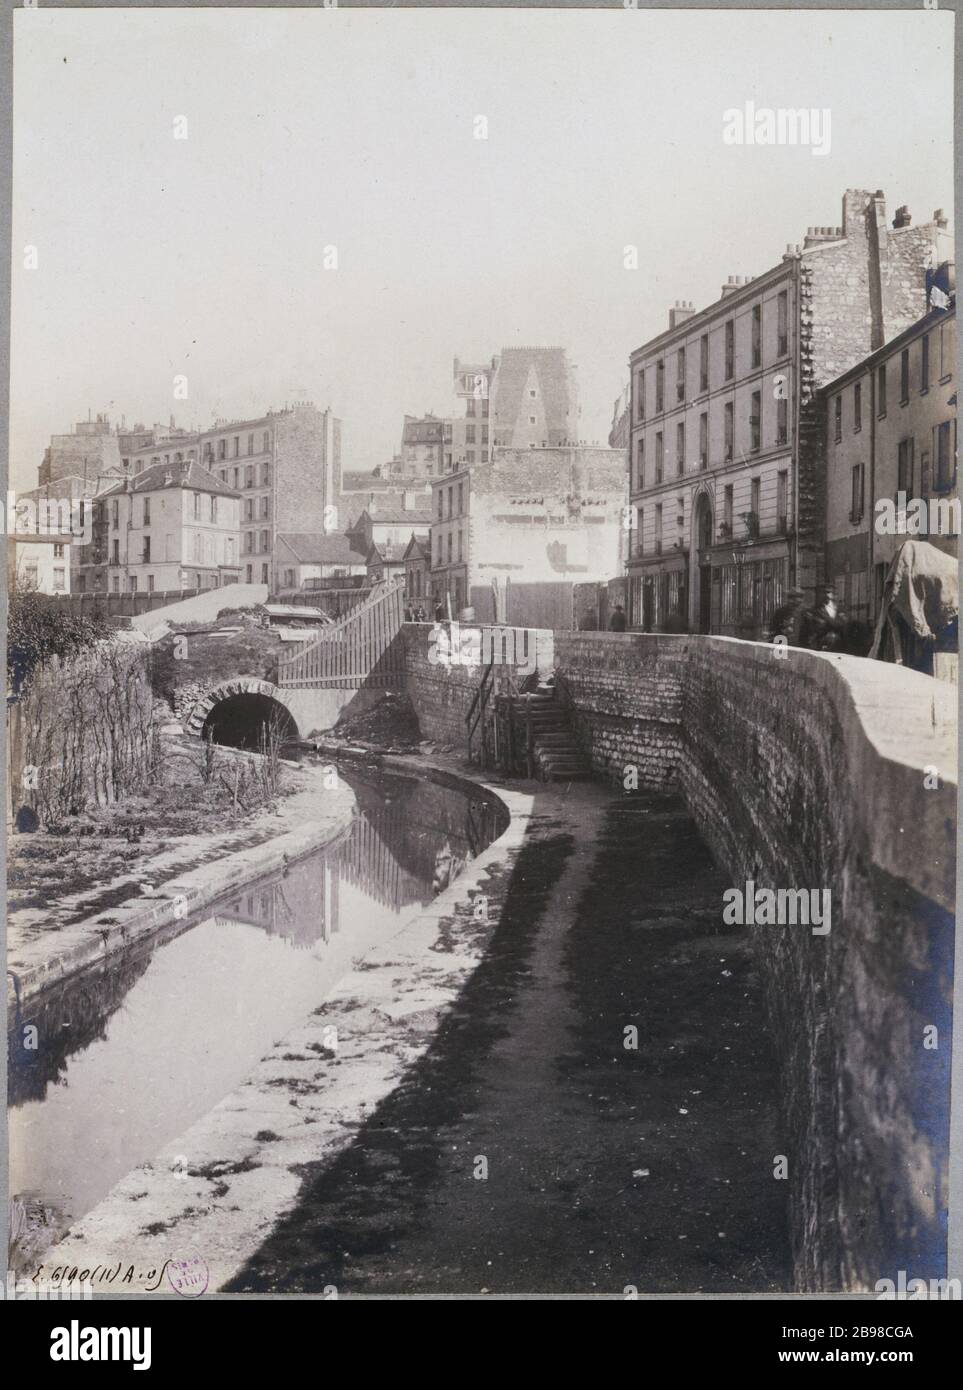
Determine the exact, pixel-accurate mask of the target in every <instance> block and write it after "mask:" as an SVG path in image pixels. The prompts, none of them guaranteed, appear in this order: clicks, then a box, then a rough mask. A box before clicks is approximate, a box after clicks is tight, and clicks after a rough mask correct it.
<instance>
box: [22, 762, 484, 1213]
mask: <svg viewBox="0 0 963 1390" xmlns="http://www.w3.org/2000/svg"><path fill="white" fill-rule="evenodd" d="M344 775H345V776H346V777H347V780H349V781H350V783H351V785H352V788H353V789H354V791H355V794H356V797H357V801H358V812H357V814H356V816H355V819H354V821H353V823H352V826H351V828H350V831H349V832H348V833H347V834H346V835H345V836H344V837H343V838H342V839H340V840H339V841H338V842H337V843H335V844H333V845H331V846H330V847H328V848H327V849H326V850H323V851H319V852H318V853H316V854H313V855H310V856H309V857H307V858H306V859H303V860H300V861H298V862H297V863H295V864H292V865H290V866H288V867H287V868H286V869H283V870H279V871H278V872H276V873H274V874H271V875H267V876H265V877H264V878H262V879H259V880H258V881H257V882H256V883H255V884H252V885H251V886H250V887H249V888H246V889H244V890H243V891H242V892H240V893H238V894H236V895H234V896H232V897H230V898H227V899H222V900H221V901H220V902H219V903H218V904H216V905H215V907H214V908H213V910H212V909H208V910H207V911H206V913H205V914H204V915H203V916H201V917H198V918H194V919H188V920H187V921H186V922H183V923H175V924H172V926H171V927H169V928H167V929H166V930H165V932H163V933H162V934H161V935H160V936H158V937H154V938H153V939H152V940H151V942H150V943H148V944H145V945H143V946H142V947H140V948H136V947H135V948H131V949H130V950H129V951H127V952H125V953H124V954H123V955H122V956H119V957H115V958H112V960H111V961H110V962H107V963H104V964H103V965H102V966H99V967H98V968H97V969H94V970H88V971H85V972H83V974H82V975H78V976H76V977H75V978H74V979H72V980H70V981H67V982H66V983H65V984H63V985H60V986H58V987H55V988H53V989H50V990H47V991H45V992H44V994H43V995H42V996H40V998H38V999H32V1000H30V1001H29V1002H28V1003H27V1005H26V1006H24V1007H23V1008H21V1007H19V1005H18V1006H17V1007H15V1008H14V1009H13V1010H11V1019H10V1025H9V1028H8V1056H9V1069H8V1095H9V1101H10V1105H11V1108H12V1109H13V1110H14V1111H16V1112H17V1113H16V1114H15V1115H11V1123H10V1142H11V1172H10V1179H11V1181H10V1188H11V1191H12V1192H17V1191H21V1192H23V1191H28V1190H38V1191H42V1192H44V1193H45V1194H47V1193H53V1194H56V1199H55V1200H56V1201H57V1202H58V1203H60V1204H62V1206H63V1209H64V1210H65V1212H66V1213H67V1215H68V1216H69V1218H70V1219H76V1218H77V1217H79V1216H80V1215H82V1214H83V1213H84V1212H85V1211H86V1210H89V1208H90V1207H91V1206H92V1205H94V1203H95V1202H97V1201H99V1200H100V1198H101V1197H102V1196H104V1195H105V1194H106V1192H107V1191H109V1189H110V1187H111V1186H113V1184H114V1183H115V1182H116V1181H118V1180H119V1179H120V1178H121V1177H123V1176H124V1174H125V1173H127V1172H128V1171H130V1169H131V1168H133V1167H135V1166H136V1165H137V1164H139V1163H143V1162H146V1161H147V1160H149V1159H150V1158H152V1157H153V1155H154V1154H155V1153H157V1151H158V1150H159V1149H160V1148H162V1147H163V1145H164V1144H165V1143H167V1142H169V1141H170V1140H171V1139H173V1138H174V1137H175V1136H176V1135H177V1134H179V1133H181V1132H182V1130H184V1129H186V1128H187V1127H188V1126H189V1125H190V1124H191V1123H193V1122H194V1120H196V1119H198V1118H200V1116H201V1115H203V1114H205V1113H206V1112H207V1110H209V1109H210V1108H211V1107H212V1106H213V1105H215V1104H216V1103H217V1101H218V1100H219V1099H221V1098H222V1097H223V1096H224V1095H226V1094H228V1093H229V1092H230V1091H232V1090H233V1089H234V1088H235V1087H236V1086H237V1085H239V1084H240V1082H241V1081H242V1080H243V1079H244V1077H245V1076H246V1075H247V1074H248V1073H249V1072H250V1071H251V1069H252V1068H253V1067H254V1066H255V1065H256V1063H257V1062H258V1061H259V1060H260V1058H261V1057H262V1056H264V1054H265V1053H266V1052H267V1051H268V1050H269V1049H270V1048H271V1046H272V1045H273V1044H274V1043H275V1042H276V1041H277V1040H278V1039H279V1038H280V1037H283V1035H284V1032H285V1031H286V1030H287V1029H288V1028H290V1027H293V1026H295V1025H296V1024H297V1023H298V1022H299V1021H300V1020H301V1019H302V1018H304V1017H305V1016H306V1015H307V1014H308V1013H309V1012H310V1009H311V1008H312V1007H314V1006H315V1005H316V1004H317V1003H318V1002H320V1000H321V999H323V998H324V996H325V995H326V994H327V993H328V992H329V991H330V989H332V988H333V987H334V985H336V984H337V982H338V980H339V979H340V977H341V976H342V975H343V974H344V973H345V971H346V970H348V969H349V968H350V967H351V964H352V962H353V961H354V960H355V959H357V958H358V956H360V955H362V954H364V952H365V951H367V950H369V949H370V948H371V947H372V946H375V945H377V944H378V942H379V941H380V940H383V939H385V938H386V937H387V936H389V935H391V934H393V933H394V932H396V931H397V930H398V927H399V926H400V925H403V924H404V920H405V918H406V917H413V916H415V915H417V912H418V911H419V910H420V908H421V907H422V906H423V905H424V904H426V903H428V902H430V901H431V900H432V898H434V897H435V896H436V895H437V893H438V892H440V891H441V890H442V889H443V888H444V887H445V886H447V884H448V883H449V882H450V881H451V880H452V879H453V878H454V877H455V876H456V875H457V874H458V873H459V872H460V870H461V869H462V868H463V866H464V865H465V863H466V862H468V861H470V860H471V859H473V858H474V857H475V856H476V855H477V854H478V853H480V851H481V850H482V849H483V848H484V847H485V846H486V845H487V844H488V843H490V841H491V840H492V839H493V838H495V836H497V835H498V834H500V833H501V831H502V829H503V828H504V820H503V817H504V812H503V811H502V810H501V808H500V806H499V805H498V804H497V803H493V802H491V801H489V800H487V799H485V798H484V797H481V796H477V797H467V796H466V795H465V794H464V793H463V792H461V791H458V790H456V789H450V788H447V787H443V786H439V785H437V784H434V783H430V782H427V781H424V780H418V779H415V778H399V777H395V776H391V777H386V776H379V775H372V774H365V773H357V772H355V771H354V770H352V771H351V773H350V774H347V773H345V774H344Z"/></svg>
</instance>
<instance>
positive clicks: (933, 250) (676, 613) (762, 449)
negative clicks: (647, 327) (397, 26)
mask: <svg viewBox="0 0 963 1390" xmlns="http://www.w3.org/2000/svg"><path fill="white" fill-rule="evenodd" d="M948 244H949V234H948V232H947V231H946V220H945V218H943V216H942V213H940V212H938V213H936V214H935V215H934V219H933V221H932V222H931V223H928V224H924V225H922V226H919V227H914V226H912V222H911V218H910V216H909V214H908V212H907V210H906V209H905V208H901V209H900V210H899V211H898V213H897V215H896V218H895V220H894V222H893V225H892V227H888V226H887V224H886V214H885V201H884V198H883V194H882V192H877V193H875V194H874V193H869V192H867V191H865V190H862V189H850V190H848V191H847V192H846V194H845V196H844V198H843V222H842V225H841V226H839V227H818V228H813V227H811V228H810V229H809V233H808V235H807V236H806V238H805V242H804V244H803V247H802V249H800V248H799V247H794V246H790V247H788V248H787V250H786V253H785V255H784V256H783V258H782V260H781V262H780V263H779V264H777V265H775V266H774V267H772V269H770V270H768V271H766V272H765V273H764V274H762V275H759V276H757V277H755V278H754V279H753V278H743V277H740V276H730V277H729V280H728V282H727V283H726V284H725V285H723V287H722V293H721V295H720V298H719V299H718V300H717V301H716V302H715V303H714V304H711V305H710V306H709V307H708V308H706V309H703V310H701V311H698V312H697V311H696V310H695V309H694V307H693V305H692V304H691V303H685V302H677V303H676V305H675V307H674V308H673V309H672V310H670V313H669V327H668V330H667V331H666V332H665V333H662V334H660V335H658V336H657V337H656V338H653V339H651V340H650V341H649V342H647V343H646V344H644V346H642V347H640V348H638V349H637V350H636V351H635V352H634V353H632V355H631V359H630V366H631V447H630V455H629V475H630V502H631V506H632V516H631V519H632V521H633V526H632V544H631V555H630V559H629V560H628V562H627V566H626V571H627V576H628V595H629V620H630V624H631V625H632V626H633V627H637V628H642V629H644V630H646V631H649V630H652V629H658V628H665V627H669V628H672V627H685V626H687V627H689V628H690V629H691V630H694V631H702V632H722V633H728V634H740V635H744V636H758V635H760V634H761V633H762V632H763V630H764V628H765V626H766V624H767V622H768V619H769V618H770V616H771V615H772V612H773V611H774V609H775V608H776V607H777V606H778V605H779V603H780V602H781V600H782V597H783V594H784V592H785V590H786V588H787V587H788V586H789V585H792V584H795V585H799V586H800V587H802V588H803V589H804V591H805V592H806V594H807V596H808V597H810V598H812V596H813V594H814V592H815V589H816V587H817V586H818V584H819V583H820V582H821V581H822V572H823V565H824V542H825V457H824V438H823V430H822V427H821V420H820V412H819V407H818V401H817V391H818V388H819V387H820V386H822V385H824V384H825V383H827V382H829V381H831V380H832V379H833V378H834V377H836V376H838V375H839V374H840V373H841V372H843V371H846V370H847V369H848V368H849V367H850V366H852V365H853V364H854V363H855V362H857V361H859V360H860V359H861V358H862V357H864V356H865V355H866V354H867V353H868V352H871V351H874V350H875V349H876V348H878V347H880V346H881V345H882V344H883V343H884V342H885V341H887V339H889V338H892V337H893V336H895V335H896V334H898V333H900V332H902V331H903V330H904V329H906V328H907V327H908V326H909V325H910V324H912V323H913V322H914V321H915V320H916V319H918V318H919V316H920V314H921V313H922V312H923V310H924V308H925V299H926V286H925V276H926V268H927V266H929V265H935V264H937V263H938V261H939V260H940V259H942V258H943V256H942V255H941V252H944V251H945V248H946V247H947V246H948Z"/></svg>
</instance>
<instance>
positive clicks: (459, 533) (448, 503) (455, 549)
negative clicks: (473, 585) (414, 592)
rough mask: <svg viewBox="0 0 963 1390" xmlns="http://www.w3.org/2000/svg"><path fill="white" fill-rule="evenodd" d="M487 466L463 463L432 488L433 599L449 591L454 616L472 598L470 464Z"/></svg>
mask: <svg viewBox="0 0 963 1390" xmlns="http://www.w3.org/2000/svg"><path fill="white" fill-rule="evenodd" d="M489 466H490V465H486V464H474V465H472V466H463V467H461V468H460V469H459V470H458V471H457V472H454V473H449V474H448V475H447V476H446V477H445V478H443V479H440V480H439V481H437V482H435V484H434V485H433V487H432V490H431V503H432V505H431V530H430V532H429V536H428V560H429V567H430V575H431V580H430V583H431V595H432V603H433V605H434V604H438V603H440V604H442V606H444V604H445V596H446V595H450V596H451V611H452V613H453V614H454V615H455V616H456V617H457V616H458V614H459V612H460V611H461V609H463V608H466V607H468V605H469V604H470V602H471V599H470V597H469V594H470V581H469V568H468V552H469V544H470V525H471V486H472V472H473V468H485V467H489ZM480 486H483V483H480Z"/></svg>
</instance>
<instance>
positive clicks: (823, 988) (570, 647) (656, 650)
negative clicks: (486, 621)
mask: <svg viewBox="0 0 963 1390" xmlns="http://www.w3.org/2000/svg"><path fill="white" fill-rule="evenodd" d="M555 656H556V664H557V667H558V674H559V676H560V677H561V679H562V681H563V682H564V686H563V688H564V689H565V690H566V691H567V692H568V693H569V695H570V697H571V700H572V702H573V719H574V723H575V725H576V728H577V730H578V733H579V735H580V738H581V740H582V742H583V744H584V747H585V750H586V752H587V753H588V755H589V756H590V758H591V760H592V763H593V766H594V767H595V768H596V770H597V771H598V772H599V773H600V774H603V775H605V776H607V777H609V778H611V779H612V780H613V782H617V783H618V784H619V785H621V786H624V785H625V784H626V780H628V781H629V784H630V785H631V782H632V780H633V774H631V773H629V776H628V779H627V778H626V774H627V771H628V769H630V768H634V769H636V772H635V774H634V775H635V776H637V778H638V785H639V786H643V787H656V788H659V787H668V786H672V785H675V786H677V787H679V788H680V789H681V790H682V792H683V794H684V795H685V798H686V801H687V803H688V805H689V807H690V809H691V811H692V814H693V816H694V817H695V819H696V821H697V823H698V825H699V827H700V830H701V831H702V834H703V835H704V836H705V838H706V840H707V842H708V843H709V845H710V846H711V848H712V850H713V852H714V854H715V856H716V857H717V860H718V862H719V863H720V865H722V866H723V867H724V868H725V869H726V870H727V872H728V873H729V874H730V875H731V881H732V886H733V887H734V888H739V889H741V890H744V889H745V885H746V883H747V881H751V882H752V883H753V884H754V885H755V886H756V887H757V888H770V889H780V888H784V889H792V888H806V889H816V890H829V892H830V893H831V912H832V917H831V929H830V931H829V932H828V933H826V934H822V935H815V934H813V933H812V931H811V930H810V929H809V928H807V927H805V926H802V925H782V926H777V925H773V926H768V925H767V926H754V927H753V931H754V932H755V936H756V944H757V948H758V958H759V961H760V965H761V967H762V969H763V974H764V980H765V987H766V995H767V1002H768V1010H769V1016H770V1021H771V1026H772V1032H773V1036H774V1041H775V1045H776V1048H777V1051H778V1054H779V1057H780V1061H781V1068H782V1078H783V1083H782V1084H783V1095H782V1102H783V1115H784V1124H785V1129H784V1134H785V1147H786V1156H787V1158H788V1164H789V1173H788V1181H789V1183H790V1187H791V1194H792V1202H791V1210H792V1213H793V1239H794V1249H795V1264H796V1278H797V1284H798V1287H799V1288H801V1289H808V1290H814V1289H834V1288H843V1289H870V1290H872V1289H873V1287H874V1285H875V1283H876V1281H877V1280H878V1279H880V1278H890V1279H894V1280H895V1279H896V1278H897V1274H898V1271H899V1270H900V1269H903V1270H905V1271H906V1272H907V1277H908V1278H916V1277H922V1278H936V1277H940V1276H941V1275H942V1274H943V1273H945V1269H944V1261H945V1231H944V1230H943V1226H942V1218H943V1213H944V1211H945V1206H946V1195H947V1162H948V1150H949V1144H948V1111H949V1058H950V1017H951V1014H950V1010H951V985H952V968H953V909H954V894H955V879H954V872H955V832H956V814H955V813H956V766H957V763H956V748H955V728H956V707H955V702H954V695H955V688H954V687H952V686H950V685H947V684H944V683H942V682H939V681H934V680H931V679H930V678H928V677H926V676H921V675H917V674H916V673H915V672H911V671H907V670H904V669H902V668H899V667H894V666H889V665H885V664H883V663H880V662H873V661H868V660H861V659H859V658H855V657H832V656H824V655H819V654H815V653H811V652H804V651H789V652H788V653H787V654H786V655H785V657H784V658H779V657H777V656H776V655H775V654H774V651H773V649H772V648H771V647H768V646H765V645H763V644H754V643H747V642H739V641H736V640H734V639H727V638H710V637H672V636H659V635H647V634H637V633H631V634H614V633H556V634H555ZM679 870H680V872H684V871H685V866H684V865H680V866H679ZM722 908H723V905H722V904H721V903H720V922H721V920H722ZM702 1022H703V1023H704V1024H705V1025H706V1026H711V1020H710V1019H704V1020H702ZM760 1157H761V1156H760ZM773 1157H775V1156H773ZM763 1167H764V1168H766V1167H768V1169H769V1171H770V1172H771V1171H772V1167H773V1165H772V1163H771V1162H768V1161H767V1162H766V1163H764V1164H763Z"/></svg>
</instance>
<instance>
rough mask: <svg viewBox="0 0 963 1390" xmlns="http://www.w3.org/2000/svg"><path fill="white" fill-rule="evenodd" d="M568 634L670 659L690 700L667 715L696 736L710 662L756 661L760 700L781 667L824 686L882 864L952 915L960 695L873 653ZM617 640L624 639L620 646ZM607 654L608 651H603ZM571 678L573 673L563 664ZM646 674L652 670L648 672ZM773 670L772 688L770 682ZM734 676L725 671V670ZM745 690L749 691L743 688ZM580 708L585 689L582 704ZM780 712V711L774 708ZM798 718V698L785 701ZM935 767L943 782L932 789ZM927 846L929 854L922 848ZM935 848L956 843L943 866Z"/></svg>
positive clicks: (857, 809) (862, 817)
mask: <svg viewBox="0 0 963 1390" xmlns="http://www.w3.org/2000/svg"><path fill="white" fill-rule="evenodd" d="M567 636H571V637H573V638H576V639H578V641H579V643H582V642H586V641H587V642H588V643H589V644H590V645H591V646H593V647H595V646H598V647H599V648H600V649H601V648H604V647H606V646H607V647H609V649H610V650H611V651H613V652H615V651H618V649H619V647H622V646H623V645H624V646H628V647H629V648H630V649H631V648H635V649H636V650H637V651H638V653H639V657H640V660H641V661H643V662H644V661H645V657H646V652H647V649H648V652H650V653H651V655H652V657H653V658H654V659H656V660H657V659H658V658H659V657H670V658H672V660H673V666H674V667H675V666H676V663H677V669H676V670H675V674H676V675H677V678H678V680H679V683H680V703H679V706H678V707H677V709H676V710H675V711H667V714H668V717H669V718H670V720H671V721H673V722H677V724H678V727H679V730H680V733H681V734H682V738H683V743H684V742H685V739H686V729H685V703H686V693H685V692H686V687H687V685H688V684H689V683H690V682H692V681H694V680H695V679H697V674H696V671H695V669H694V668H695V667H696V664H697V662H698V661H699V660H700V658H701V659H702V660H703V661H706V662H707V664H708V665H709V666H710V667H711V669H712V670H716V669H717V667H716V666H713V665H712V663H711V655H712V653H713V652H717V653H718V654H719V657H720V658H721V660H720V662H719V663H718V668H721V667H722V666H723V665H726V666H728V665H730V663H732V662H733V661H734V660H737V661H738V662H739V663H740V664H741V666H742V667H743V668H745V667H749V668H751V671H750V681H751V677H752V675H753V674H754V673H758V676H759V698H760V699H769V698H770V696H771V678H772V676H773V674H774V673H775V672H781V673H783V674H785V675H786V676H787V678H790V679H796V680H800V681H805V682H807V683H808V684H810V685H815V686H816V687H817V688H818V689H819V690H820V692H821V693H822V694H824V696H825V699H826V704H827V718H828V717H830V716H832V717H834V718H835V719H836V721H837V722H838V724H839V727H840V729H841V731H842V737H843V741H844V748H845V754H846V760H847V782H848V790H849V815H848V818H849V821H850V824H851V825H853V827H854V828H857V829H861V830H864V831H865V840H866V843H867V845H868V846H869V847H870V849H871V852H872V855H873V858H874V861H875V862H876V863H877V865H878V866H879V867H880V868H882V869H884V870H885V871H886V872H887V873H889V874H891V875H893V876H894V877H896V878H899V879H902V880H904V881H905V882H906V883H908V884H910V885H911V886H912V887H913V888H915V889H917V890H918V891H919V892H921V893H922V894H924V895H925V896H926V897H928V898H931V899H932V900H933V901H935V902H937V903H939V904H940V906H942V907H944V908H946V909H947V910H948V911H950V912H952V911H953V910H954V904H955V886H954V883H955V877H954V875H955V862H954V855H953V852H952V847H953V845H954V843H955V830H954V828H953V822H954V820H955V798H956V789H957V784H958V773H957V722H958V708H957V702H958V699H959V691H958V688H957V687H956V686H955V685H952V684H951V683H949V682H947V681H939V680H935V679H934V678H933V677H931V676H924V675H921V674H920V673H919V672H917V671H910V670H908V669H907V668H906V667H903V666H894V665H892V664H891V663H889V662H883V661H876V660H871V659H870V658H868V657H857V656H838V655H834V654H832V653H829V652H812V651H807V650H804V649H803V648H799V647H788V648H785V649H784V655H782V656H776V655H775V651H776V649H775V648H774V647H773V646H772V645H771V644H769V643H768V642H745V641H743V640H741V639H740V638H737V637H713V636H699V635H693V634H678V635H676V634H670V633H642V632H627V633H610V632H577V633H571V634H565V633H563V634H559V635H558V637H557V639H556V649H558V647H560V646H564V640H565V638H566V637H567ZM615 644H618V646H616V645H615ZM599 654H600V656H601V651H600V653H599ZM558 664H560V665H562V667H563V674H567V673H566V671H565V668H564V663H563V662H558ZM640 675H643V676H644V669H643V671H641V672H640ZM763 676H764V677H765V684H763V679H762V678H763ZM720 678H721V679H725V676H724V673H721V674H720ZM736 693H737V694H738V693H739V692H736ZM578 704H579V701H578V696H577V695H576V705H578ZM774 709H775V707H774ZM784 710H785V714H786V716H787V717H788V716H790V715H791V711H792V705H791V695H790V700H788V701H787V702H786V704H785V707H784ZM930 769H935V770H936V772H937V774H938V777H939V783H940V785H939V787H938V788H936V787H933V786H925V785H924V778H925V777H926V776H927V772H928V770H930ZM921 846H925V850H926V852H922V853H921ZM934 846H941V847H944V846H945V847H947V848H946V852H945V853H943V854H942V857H941V859H940V860H939V862H938V863H937V864H934V861H933V854H932V850H933V847H934Z"/></svg>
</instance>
